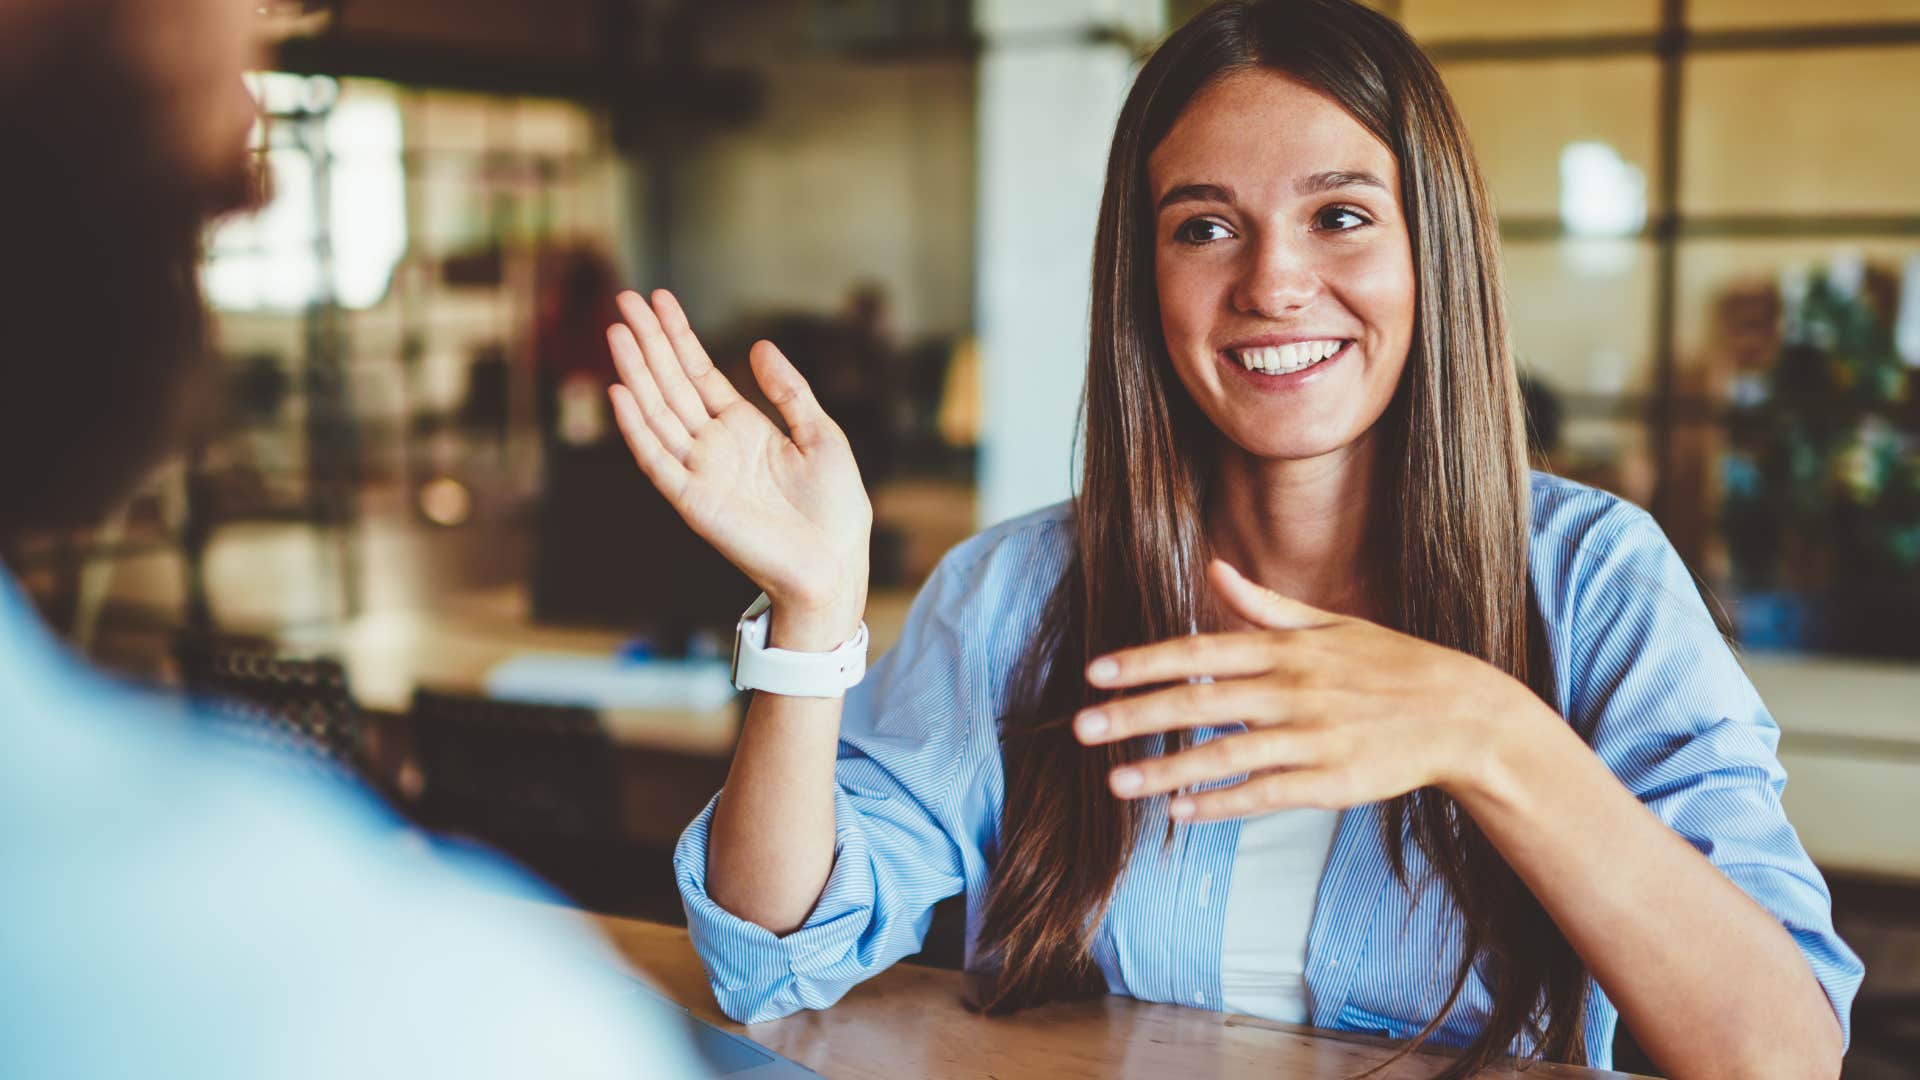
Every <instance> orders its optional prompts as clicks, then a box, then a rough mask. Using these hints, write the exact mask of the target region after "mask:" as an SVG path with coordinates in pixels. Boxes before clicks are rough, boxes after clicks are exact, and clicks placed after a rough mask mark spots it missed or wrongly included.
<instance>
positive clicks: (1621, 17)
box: [1397, 0, 1660, 41]
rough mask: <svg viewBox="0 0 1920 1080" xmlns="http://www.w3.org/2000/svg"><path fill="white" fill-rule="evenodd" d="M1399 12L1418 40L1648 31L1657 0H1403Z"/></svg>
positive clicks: (1656, 22) (1653, 23)
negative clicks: (1546, 1)
mask: <svg viewBox="0 0 1920 1080" xmlns="http://www.w3.org/2000/svg"><path fill="white" fill-rule="evenodd" d="M1398 8H1399V10H1398V12H1397V14H1398V17H1399V19H1400V21H1401V23H1402V25H1404V26H1405V27H1406V28H1407V30H1408V32H1409V33H1411V34H1413V35H1414V36H1415V37H1417V38H1419V39H1421V40H1422V41H1435V40H1451V39H1455V38H1500V37H1534V36H1558V35H1570V34H1596V33H1599V34H1610V33H1630V32H1633V31H1651V30H1653V29H1654V28H1655V27H1657V26H1658V25H1659V22H1660V4H1659V0H1552V2H1551V3H1541V2H1540V0H1402V2H1401V3H1400V4H1399V5H1398Z"/></svg>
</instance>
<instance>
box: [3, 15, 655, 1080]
mask: <svg viewBox="0 0 1920 1080" xmlns="http://www.w3.org/2000/svg"><path fill="white" fill-rule="evenodd" d="M261 30H262V28H261V26H260V25H259V21H258V15H257V12H256V8H255V4H254V2H253V0H0V148H4V153H5V154H6V159H7V164H6V167H5V168H4V169H0V206H4V207H5V208H6V212H7V217H8V227H7V230H6V236H5V239H4V240H3V241H0V330H3V331H4V332H3V333H0V541H5V540H7V539H9V538H14V537H18V536H20V535H22V534H24V533H26V532H28V531H32V530H37V529H45V528H57V527H66V526H74V525H84V524H87V523H89V522H92V521H94V520H96V519H97V517H98V516H99V515H100V514H101V513H102V512H103V511H104V510H105V509H107V508H108V507H109V506H110V505H112V503H113V502H114V501H115V500H116V499H118V498H120V497H122V496H123V495H124V494H125V492H126V489H127V488H128V486H129V485H130V484H131V483H132V482H133V480H134V479H135V478H136V477H138V476H139V475H140V474H141V472H142V471H143V470H144V469H145V468H146V467H148V466H149V465H151V463H152V461H153V459H154V458H155V456H156V455H157V454H159V453H160V452H161V450H162V449H163V447H164V446H165V444H166V441H167V437H168V435H169V431H170V428H171V427H172V425H173V422H174V418H175V416H176V414H177V411H178V407H179V406H180V405H181V404H182V402H183V400H184V398H185V396H186V391H187V388H188V387H189V386H190V385H191V384H192V382H193V381H194V375H195V369H196V368H197V367H198V366H199V365H200V363H201V361H202V359H203V358H204V357H205V355H206V352H207V350H206V348H205V344H206V343H205V313H204V310H203V308H202V306H201V301H200V295H199V289H198V285H197V275H196V263H197V256H198V250H199V239H200V235H201V232H202V230H203V228H204V226H205V224H206V222H207V220H208V219H209V217H210V216H213V215H216V214H219V213H222V212H227V211H230V210H232V209H235V208H237V207H239V206H240V205H242V203H243V202H244V200H245V197H246V193H247V191H248V187H249V184H248V174H249V168H248V161H247V151H246V138H247V132H248V127H249V125H250V123H251V120H252V116H253V107H252V103H251V102H250V100H249V99H248V98H247V96H246V94H245V89H244V87H243V85H242V83H241V80H240V75H241V72H242V71H243V70H245V69H247V68H249V67H258V66H260V63H261V57H260V55H259V53H258V49H259V47H260V45H259V41H260V34H261ZM166 709H167V706H165V705H163V704H161V703H160V702H159V701H158V700H157V699H153V698H150V697H148V696H146V695H144V694H142V693H139V692H136V691H135V690H133V689H130V688H124V687H120V686H116V685H114V684H112V683H110V682H107V681H105V680H103V679H102V678H100V677H99V676H97V675H95V674H94V673H93V672H91V671H89V670H87V669H86V668H85V667H84V666H83V665H82V664H81V663H80V662H79V661H78V660H76V659H75V658H74V657H72V656H71V655H69V654H67V653H66V652H65V651H64V649H63V648H62V647H61V646H60V645H59V644H58V643H57V642H55V641H54V640H53V639H52V638H51V637H50V636H49V635H48V634H47V632H46V631H45V629H44V628H43V627H42V626H41V625H40V624H39V622H38V621H37V619H36V618H35V616H34V615H33V613H32V610H31V608H30V607H29V605H28V603H27V601H26V598H25V597H24V596H23V595H22V593H21V592H20V590H19V588H18V587H17V586H16V585H15V584H14V582H13V581H12V580H11V578H10V577H9V576H8V575H7V574H6V573H5V572H4V570H0V876H4V878H5V881H6V887H5V889H4V890H0V1076H8V1077H14V1076H18V1077H130V1076H142V1077H162V1078H176V1077H178V1078H185V1077H192V1078H194V1080H227V1078H234V1080H238V1078H243V1077H244V1078H248V1080H252V1078H270V1077H387V1076H393V1077H400V1076H407V1077H434V1076H459V1077H528V1076H555V1077H609V1078H611V1077H622V1078H631V1077H655V1076H669V1077H670V1076H679V1075H691V1065H690V1063H689V1059H688V1057H687V1056H686V1053H687V1052H686V1050H685V1048H684V1045H683V1043H682V1041H681V1035H680V1033H679V1032H678V1031H677V1030H676V1029H672V1028H669V1027H668V1026H666V1025H667V1021H666V1020H665V1019H664V1018H662V1017H661V1016H659V1014H658V1013H657V1012H655V1011H653V1010H652V1009H651V1008H650V1007H646V1006H644V1005H643V1003H642V1002H640V1001H638V1000H636V999H635V998H634V997H633V996H632V995H631V993H630V992H629V990H628V986H627V984H626V977H625V976H624V975H623V974H622V973H621V972H620V971H619V969H618V966H617V961H616V960H614V959H613V958H612V957H611V956H610V955H609V954H608V953H607V952H606V951H605V950H604V949H603V947H602V946H601V945H600V943H599V942H597V941H596V940H595V939H594V938H593V936H592V935H591V934H590V933H589V932H588V931H587V930H586V929H585V928H584V927H582V926H580V925H579V924H578V923H577V922H576V921H573V920H570V919H566V918H563V917H562V916H561V915H560V913H559V912H558V911H557V909H547V908H542V907H537V906H534V905H528V904H516V903H513V902H511V901H502V900H500V899H498V898H497V896H496V895H495V893H497V891H498V887H499V886H503V885H504V886H506V887H507V888H509V889H518V890H519V891H521V892H523V893H525V894H527V895H538V894H537V891H536V890H534V889H532V888H531V887H530V886H528V885H527V884H526V883H525V882H524V881H523V880H522V879H521V878H520V877H519V876H518V875H517V874H516V873H515V872H514V871H512V870H510V869H508V868H506V867H505V866H504V865H495V864H491V863H489V864H486V865H474V866H472V867H469V868H468V872H467V873H466V874H463V875H456V874H455V873H454V872H453V871H451V870H449V869H447V868H445V867H444V866H442V865H441V864H438V863H434V862H430V861H428V857H427V856H425V855H422V854H418V853H416V852H414V851H413V850H412V849H409V848H406V847H404V846H403V845H401V844H399V843H397V842H396V838H397V832H396V830H395V829H394V828H393V824H392V822H391V821H390V820H389V819H388V817H387V816H386V815H385V813H384V812H383V810H382V809H381V808H379V807H378V806H377V805H376V804H375V803H374V802H373V801H372V800H371V799H370V798H368V797H367V796H365V795H363V794H362V793H360V792H358V791H355V790H352V789H349V788H347V787H344V786H339V785H334V784H331V783H328V782H325V781H322V780H320V779H317V778H301V777H295V776H290V775H288V772H287V771H281V770H271V771H269V769H268V767H267V766H265V765H264V764H262V763H261V762H260V761H259V760H258V758H256V757H253V756H246V755H243V754H241V752H240V751H238V750H237V749H235V748H231V747H228V746H226V745H224V744H222V743H221V742H220V741H219V739H218V737H217V736H214V735H211V734H195V733H194V730H193V729H192V728H190V727H188V726H186V725H182V724H180V723H178V722H177V718H176V717H170V716H168V715H166ZM477 877H488V878H491V879H493V880H492V884H493V885H494V886H495V887H496V888H495V889H494V890H492V891H491V892H488V893H482V892H480V891H477V890H476V889H475V888H474V882H473V879H474V878H477Z"/></svg>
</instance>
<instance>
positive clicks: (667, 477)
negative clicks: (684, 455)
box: [607, 385, 687, 508]
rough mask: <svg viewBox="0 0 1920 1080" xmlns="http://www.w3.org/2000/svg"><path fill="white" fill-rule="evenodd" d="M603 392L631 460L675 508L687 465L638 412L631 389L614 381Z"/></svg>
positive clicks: (685, 485)
mask: <svg viewBox="0 0 1920 1080" xmlns="http://www.w3.org/2000/svg"><path fill="white" fill-rule="evenodd" d="M607 394H608V396H609V397H610V398H612V399H613V422H614V423H615V424H617V425H618V426H619V428H620V434H621V436H622V437H623V438H625V439H626V441H627V449H629V450H631V451H633V460H634V461H635V462H637V463H638V464H639V466H640V471H641V472H643V473H646V474H647V479H648V480H651V481H653V486H654V487H656V488H659V489H660V494H661V495H663V496H665V497H666V500H667V502H668V503H669V504H671V505H672V506H674V507H676V508H678V507H679V505H680V495H681V493H682V492H684V491H685V490H686V488H687V467H686V466H685V465H682V464H680V461H679V459H678V458H676V457H674V456H673V454H672V453H670V452H669V451H668V450H667V448H666V447H665V446H664V445H662V444H661V442H660V437H659V436H658V435H656V434H654V432H653V427H652V425H650V424H648V423H647V420H646V417H644V416H643V415H641V412H640V405H639V403H638V402H636V401H635V400H634V397H633V391H631V390H629V389H627V388H626V387H624V386H619V385H615V386H610V387H608V388H607Z"/></svg>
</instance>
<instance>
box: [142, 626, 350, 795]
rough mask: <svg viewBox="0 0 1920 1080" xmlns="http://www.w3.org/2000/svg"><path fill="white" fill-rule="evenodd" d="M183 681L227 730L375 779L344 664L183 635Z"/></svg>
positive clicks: (291, 757) (178, 648) (179, 652)
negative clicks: (282, 654) (343, 667)
mask: <svg viewBox="0 0 1920 1080" xmlns="http://www.w3.org/2000/svg"><path fill="white" fill-rule="evenodd" d="M174 660H175V661H176V662H177V663H178V664H179V666H180V677H181V682H182V683H183V685H184V686H185V689H186V691H187V694H188V696H189V697H191V698H193V699H194V701H195V703H196V705H198V706H199V714H200V715H201V716H203V717H205V718H206V719H207V720H208V721H209V722H210V723H211V724H213V725H214V726H216V727H218V728H219V729H220V730H222V731H223V732H225V733H227V734H230V735H232V736H234V737H236V738H237V739H239V740H240V741H242V742H245V743H248V744H250V745H253V746H255V747H257V748H259V749H263V750H267V751H271V752H273V753H275V754H276V755H277V756H279V757H282V758H284V759H286V760H288V761H291V762H296V763H303V764H306V765H310V766H313V767H315V768H317V769H318V770H319V771H322V772H327V773H332V774H336V775H340V776H343V777H347V778H352V779H358V780H361V781H364V782H367V783H370V784H371V785H372V786H374V787H375V788H376V789H377V790H381V793H382V794H383V795H384V794H388V792H386V791H385V790H384V785H382V784H380V783H379V782H378V777H377V776H376V775H375V774H374V771H373V770H372V769H371V768H370V767H369V755H368V740H367V724H366V717H365V716H364V715H363V714H362V713H361V711H360V708H359V706H357V705H356V704H354V701H353V696H352V694H350V693H349V692H348V688H347V674H346V671H345V670H344V669H342V668H341V666H340V663H339V661H337V660H332V659H327V658H316V659H307V658H294V657H286V656H280V655H277V654H276V652H275V651H274V648H273V646H272V645H271V644H270V643H268V642H265V641H262V640H259V639H252V638H236V637H227V636H209V635H202V634H183V635H180V636H179V637H177V638H176V639H175V641H174Z"/></svg>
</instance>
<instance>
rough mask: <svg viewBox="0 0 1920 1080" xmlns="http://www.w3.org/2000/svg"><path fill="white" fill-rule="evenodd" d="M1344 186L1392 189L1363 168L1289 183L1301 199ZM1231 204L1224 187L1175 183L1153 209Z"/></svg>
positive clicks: (1337, 170)
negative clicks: (1214, 203)
mask: <svg viewBox="0 0 1920 1080" xmlns="http://www.w3.org/2000/svg"><path fill="white" fill-rule="evenodd" d="M1348 187H1373V188H1379V189H1380V190H1381V191H1385V192H1388V193H1391V192H1392V189H1391V188H1389V187H1387V182H1386V181H1384V180H1382V179H1380V178H1379V177H1378V176H1375V175H1374V174H1372V173H1370V172H1368V171H1366V170H1365V169H1328V170H1326V171H1325V172H1317V173H1313V174H1311V175H1308V176H1303V177H1301V178H1300V179H1298V180H1295V181H1294V182H1293V192H1294V194H1295V195H1298V196H1301V197H1303V198H1304V197H1306V196H1308V195H1322V194H1325V193H1326V192H1329V191H1338V190H1339V189H1341V188H1348ZM1233 201H1234V199H1233V189H1232V188H1230V187H1227V186H1226V185H1225V184H1203V183H1191V184H1175V185H1174V186H1173V187H1171V188H1169V189H1167V193H1166V194H1165V195H1162V196H1160V203H1159V205H1158V206H1157V207H1156V210H1165V209H1166V208H1167V207H1169V206H1173V205H1176V204H1178V203H1183V202H1219V203H1228V204H1232V203H1233Z"/></svg>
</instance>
